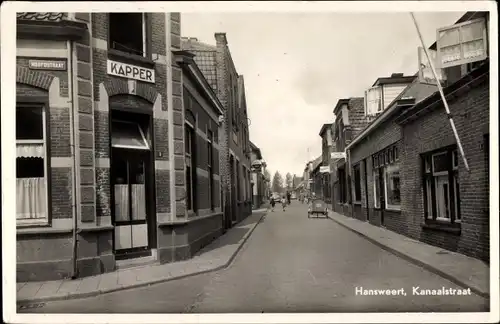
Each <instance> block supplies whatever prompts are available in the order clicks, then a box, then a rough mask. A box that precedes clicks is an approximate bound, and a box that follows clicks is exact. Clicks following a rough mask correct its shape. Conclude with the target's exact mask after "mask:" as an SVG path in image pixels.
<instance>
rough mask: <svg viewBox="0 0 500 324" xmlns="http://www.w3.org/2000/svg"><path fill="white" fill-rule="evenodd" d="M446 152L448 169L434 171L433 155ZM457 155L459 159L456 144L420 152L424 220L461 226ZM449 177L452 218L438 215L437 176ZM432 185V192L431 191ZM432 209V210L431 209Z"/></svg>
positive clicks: (449, 201)
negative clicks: (455, 160) (455, 161)
mask: <svg viewBox="0 0 500 324" xmlns="http://www.w3.org/2000/svg"><path fill="white" fill-rule="evenodd" d="M444 154H446V155H447V157H448V162H447V169H446V171H438V172H434V161H433V157H434V156H438V155H444ZM455 157H456V158H457V159H458V151H457V148H456V145H451V146H447V147H444V148H440V149H438V150H434V151H431V152H426V153H422V154H420V158H421V168H422V169H421V172H422V189H423V204H424V220H425V222H426V223H436V224H443V225H447V226H452V227H456V226H460V224H461V218H462V217H461V211H460V181H459V179H460V178H459V171H458V170H459V165H458V163H459V160H457V162H458V163H457V164H455V163H454V159H455ZM444 176H445V177H447V180H448V205H449V212H450V218H449V219H448V218H444V217H438V215H437V196H436V195H437V192H436V185H437V181H436V180H437V178H438V177H444ZM429 187H430V192H429ZM429 209H430V210H429Z"/></svg>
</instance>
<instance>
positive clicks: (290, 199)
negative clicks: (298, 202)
mask: <svg viewBox="0 0 500 324" xmlns="http://www.w3.org/2000/svg"><path fill="white" fill-rule="evenodd" d="M291 197H292V194H291V193H290V192H287V193H286V200H287V201H288V204H289V205H290V204H291V203H292V198H291Z"/></svg>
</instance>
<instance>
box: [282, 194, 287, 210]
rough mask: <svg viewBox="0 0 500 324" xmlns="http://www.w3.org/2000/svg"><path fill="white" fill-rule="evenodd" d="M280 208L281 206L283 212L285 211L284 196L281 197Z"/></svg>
mask: <svg viewBox="0 0 500 324" xmlns="http://www.w3.org/2000/svg"><path fill="white" fill-rule="evenodd" d="M281 206H283V211H285V209H286V198H285V196H283V197H281Z"/></svg>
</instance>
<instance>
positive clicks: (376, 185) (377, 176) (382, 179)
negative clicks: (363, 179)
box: [372, 145, 401, 210]
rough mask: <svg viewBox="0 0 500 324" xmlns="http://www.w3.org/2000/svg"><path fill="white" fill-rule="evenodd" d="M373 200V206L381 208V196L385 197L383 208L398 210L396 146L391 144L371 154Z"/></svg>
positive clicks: (399, 191) (398, 188)
mask: <svg viewBox="0 0 500 324" xmlns="http://www.w3.org/2000/svg"><path fill="white" fill-rule="evenodd" d="M372 163H373V201H374V207H375V208H381V206H380V204H381V196H382V195H384V197H385V203H384V204H385V205H384V206H383V207H384V208H385V209H390V210H400V208H401V183H400V175H399V168H400V167H399V156H398V150H397V146H396V145H394V146H391V147H389V148H387V149H385V150H384V151H381V152H379V153H377V154H375V155H373V156H372Z"/></svg>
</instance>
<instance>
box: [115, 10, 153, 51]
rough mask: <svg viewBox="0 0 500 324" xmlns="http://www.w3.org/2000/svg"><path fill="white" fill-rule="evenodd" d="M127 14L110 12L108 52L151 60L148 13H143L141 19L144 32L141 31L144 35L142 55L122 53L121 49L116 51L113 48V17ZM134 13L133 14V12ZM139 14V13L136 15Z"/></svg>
mask: <svg viewBox="0 0 500 324" xmlns="http://www.w3.org/2000/svg"><path fill="white" fill-rule="evenodd" d="M124 13H126V12H110V13H108V51H109V50H111V51H116V52H119V53H124V54H125V55H132V56H135V57H141V58H145V59H150V58H151V53H150V52H151V47H150V46H149V44H148V43H149V40H150V31H149V30H148V23H149V20H150V19H149V17H148V14H147V13H146V12H142V13H140V14H141V18H142V23H141V26H142V30H141V35H142V55H139V54H137V53H130V52H126V51H122V50H120V49H116V48H114V47H113V41H112V40H111V15H113V14H115V15H116V14H124ZM131 13H133V12H131ZM136 14H137V13H136Z"/></svg>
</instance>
